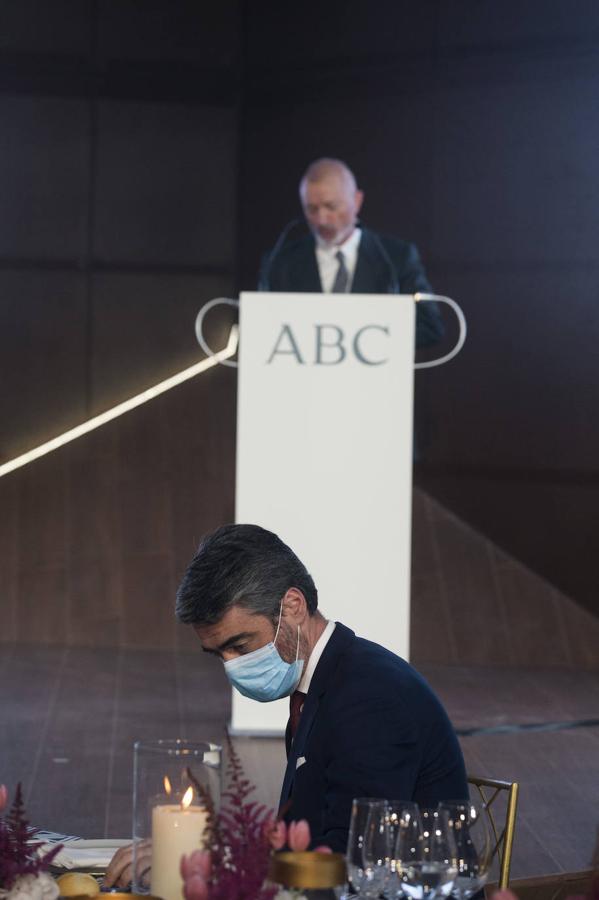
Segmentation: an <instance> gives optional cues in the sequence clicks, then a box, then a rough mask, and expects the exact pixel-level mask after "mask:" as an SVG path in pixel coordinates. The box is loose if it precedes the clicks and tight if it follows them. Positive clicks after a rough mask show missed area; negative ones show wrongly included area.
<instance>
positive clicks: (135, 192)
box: [94, 102, 237, 266]
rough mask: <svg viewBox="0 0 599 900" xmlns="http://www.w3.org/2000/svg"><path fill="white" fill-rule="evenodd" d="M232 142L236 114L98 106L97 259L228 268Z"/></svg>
mask: <svg viewBox="0 0 599 900" xmlns="http://www.w3.org/2000/svg"><path fill="white" fill-rule="evenodd" d="M236 137H237V130H236V115H235V110H234V109H227V108H219V107H198V106H190V105H184V104H173V103H170V104H166V103H164V104H154V103H133V102H128V103H114V102H111V103H108V102H102V103H101V104H100V108H99V114H98V141H97V179H96V182H95V201H94V202H95V212H94V252H95V253H96V255H97V257H98V258H99V259H100V260H111V261H112V260H127V261H128V262H129V263H133V262H135V263H145V264H150V265H151V264H155V263H161V264H163V265H166V264H171V265H172V264H193V265H202V264H203V265H214V266H224V265H229V266H231V263H232V261H233V255H234V240H235V224H234V223H235V197H236V187H237V185H236V179H235V177H234V172H235V160H236V152H237V146H236V143H237V142H236Z"/></svg>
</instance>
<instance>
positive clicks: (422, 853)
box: [347, 798, 493, 900]
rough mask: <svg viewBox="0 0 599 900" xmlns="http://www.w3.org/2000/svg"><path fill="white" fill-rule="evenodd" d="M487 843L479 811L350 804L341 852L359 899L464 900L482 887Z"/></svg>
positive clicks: (460, 805)
mask: <svg viewBox="0 0 599 900" xmlns="http://www.w3.org/2000/svg"><path fill="white" fill-rule="evenodd" d="M492 855H493V841H492V839H491V833H490V829H489V825H488V821H487V816H486V813H485V809H484V807H482V806H480V805H478V804H477V803H474V802H471V801H468V802H456V803H440V804H439V806H438V807H437V808H436V809H419V808H418V806H417V805H416V804H415V803H408V802H403V801H392V800H382V799H375V798H359V799H357V800H354V803H353V807H352V816H351V822H350V829H349V841H348V848H347V865H348V878H349V882H350V885H351V889H352V891H353V893H355V894H360V895H361V897H362V898H364V900H379V898H381V897H385V898H386V900H398V898H400V897H405V898H409V900H438V898H444V897H449V895H450V894H453V895H454V897H456V898H457V900H470V898H471V897H472V896H473V895H474V894H475V893H476V892H477V891H479V890H480V889H481V888H482V887H483V885H484V884H485V882H486V880H487V877H488V874H489V868H490V865H491V859H492Z"/></svg>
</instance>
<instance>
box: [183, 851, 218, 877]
mask: <svg viewBox="0 0 599 900" xmlns="http://www.w3.org/2000/svg"><path fill="white" fill-rule="evenodd" d="M179 868H180V871H181V878H182V879H183V880H184V881H186V880H187V879H188V878H191V877H192V876H193V875H201V876H202V878H204V879H205V880H207V879H208V878H210V876H211V874H212V857H211V855H210V851H209V850H194V851H193V853H190V854H189V856H182V857H181V863H180V865H179Z"/></svg>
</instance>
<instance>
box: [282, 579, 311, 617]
mask: <svg viewBox="0 0 599 900" xmlns="http://www.w3.org/2000/svg"><path fill="white" fill-rule="evenodd" d="M282 607H283V618H284V619H285V620H286V621H287V622H288V623H289V624H290V625H293V626H295V625H301V624H302V622H303V621H304V619H305V618H306V616H307V615H308V604H307V603H306V598H305V597H304V595H303V593H302V592H301V591H300V589H299V588H294V587H292V588H288V589H287V591H286V592H285V596H284V597H283V604H282Z"/></svg>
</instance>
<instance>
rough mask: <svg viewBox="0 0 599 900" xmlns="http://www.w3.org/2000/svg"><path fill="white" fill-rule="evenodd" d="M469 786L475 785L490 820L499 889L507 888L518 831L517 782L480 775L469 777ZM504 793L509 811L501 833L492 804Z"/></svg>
mask: <svg viewBox="0 0 599 900" xmlns="http://www.w3.org/2000/svg"><path fill="white" fill-rule="evenodd" d="M468 784H471V785H473V786H474V787H475V788H476V789H477V791H478V795H479V797H480V799H481V801H482V803H483V805H484V808H485V812H486V814H487V816H488V818H489V822H490V825H491V830H492V832H493V837H494V839H495V846H494V848H493V856H495V855H497V856H498V858H499V888H500V889H501V888H507V887H508V886H509V883H510V866H511V863H512V847H513V844H514V832H515V830H516V813H517V811H518V791H519V787H520V786H519V784H518V782H517V781H497V779H495V778H481V777H479V776H478V775H468ZM502 791H506V792H507V795H508V796H507V810H506V814H505V823H504V825H503V828H502V829H501V831H499V828H498V826H497V822H496V821H495V817H494V815H493V810H492V808H491V807H492V804H493V803H494V801H495V800H496V799H497V797H498V796H499V794H500V793H501V792H502Z"/></svg>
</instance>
